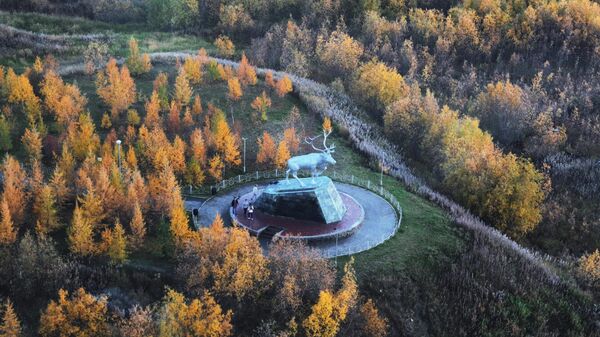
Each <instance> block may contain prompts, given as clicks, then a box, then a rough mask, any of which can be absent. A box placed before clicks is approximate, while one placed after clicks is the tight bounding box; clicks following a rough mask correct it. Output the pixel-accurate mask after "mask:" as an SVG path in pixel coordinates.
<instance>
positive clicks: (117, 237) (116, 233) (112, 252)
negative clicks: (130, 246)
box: [103, 220, 128, 264]
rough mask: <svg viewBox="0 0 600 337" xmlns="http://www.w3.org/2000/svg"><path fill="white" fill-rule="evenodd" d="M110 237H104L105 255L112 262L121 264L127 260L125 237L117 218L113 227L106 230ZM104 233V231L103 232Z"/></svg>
mask: <svg viewBox="0 0 600 337" xmlns="http://www.w3.org/2000/svg"><path fill="white" fill-rule="evenodd" d="M106 231H107V232H108V235H107V236H109V237H110V239H106V241H108V242H106V241H105V243H106V255H107V256H108V258H109V259H110V262H111V263H113V264H122V263H123V262H125V261H126V260H127V255H128V254H127V238H126V236H125V230H124V229H123V226H122V225H121V223H120V222H119V221H118V220H117V223H116V224H115V227H114V228H113V229H111V230H108V229H107V230H106ZM103 234H104V233H103Z"/></svg>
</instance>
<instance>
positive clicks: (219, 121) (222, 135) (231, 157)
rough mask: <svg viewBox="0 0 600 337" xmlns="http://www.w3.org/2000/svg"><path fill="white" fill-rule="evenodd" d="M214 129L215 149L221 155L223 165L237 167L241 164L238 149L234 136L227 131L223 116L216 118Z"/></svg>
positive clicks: (227, 126)
mask: <svg viewBox="0 0 600 337" xmlns="http://www.w3.org/2000/svg"><path fill="white" fill-rule="evenodd" d="M215 128H216V130H215V132H214V136H213V138H214V142H215V148H216V150H217V152H219V154H220V155H221V158H222V160H223V163H224V164H227V165H239V164H240V163H241V159H240V149H239V146H238V144H237V142H236V138H235V135H234V134H233V133H232V132H231V129H229V125H228V124H227V120H225V117H224V116H221V117H219V118H216V125H215Z"/></svg>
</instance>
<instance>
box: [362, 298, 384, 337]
mask: <svg viewBox="0 0 600 337" xmlns="http://www.w3.org/2000/svg"><path fill="white" fill-rule="evenodd" d="M360 316H361V319H362V324H361V327H362V331H363V333H364V334H365V336H370V337H385V336H387V335H388V328H389V325H388V322H387V320H386V319H385V318H383V317H381V315H380V314H379V310H377V307H375V303H373V300H371V299H370V298H369V299H368V300H367V301H366V302H365V303H364V304H363V305H362V306H361V307H360Z"/></svg>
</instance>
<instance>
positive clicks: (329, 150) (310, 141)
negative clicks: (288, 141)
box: [304, 129, 335, 153]
mask: <svg viewBox="0 0 600 337" xmlns="http://www.w3.org/2000/svg"><path fill="white" fill-rule="evenodd" d="M330 134H331V129H330V130H329V131H326V130H323V135H322V136H323V149H319V148H318V147H316V146H315V144H313V142H314V141H315V140H316V139H317V138H319V137H321V135H318V136H315V137H305V138H304V142H305V143H306V144H310V146H312V148H313V149H314V150H316V151H320V152H325V153H333V152H334V149H335V144H332V145H331V146H327V137H328V136H329V135H330Z"/></svg>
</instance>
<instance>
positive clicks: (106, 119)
mask: <svg viewBox="0 0 600 337" xmlns="http://www.w3.org/2000/svg"><path fill="white" fill-rule="evenodd" d="M100 127H101V128H103V129H107V130H108V129H110V128H111V127H112V121H111V120H110V115H109V114H108V112H105V113H104V114H103V115H102V120H101V121H100Z"/></svg>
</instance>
